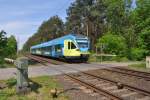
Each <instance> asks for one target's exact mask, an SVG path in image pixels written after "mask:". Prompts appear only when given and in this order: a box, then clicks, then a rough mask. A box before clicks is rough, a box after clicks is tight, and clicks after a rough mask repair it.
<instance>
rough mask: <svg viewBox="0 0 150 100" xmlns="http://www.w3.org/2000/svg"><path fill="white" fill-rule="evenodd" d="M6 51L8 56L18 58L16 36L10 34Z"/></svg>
mask: <svg viewBox="0 0 150 100" xmlns="http://www.w3.org/2000/svg"><path fill="white" fill-rule="evenodd" d="M5 53H6V56H7V57H8V58H11V59H16V57H17V41H16V39H15V37H14V36H10V37H9V38H8V40H7V47H6V48H5Z"/></svg>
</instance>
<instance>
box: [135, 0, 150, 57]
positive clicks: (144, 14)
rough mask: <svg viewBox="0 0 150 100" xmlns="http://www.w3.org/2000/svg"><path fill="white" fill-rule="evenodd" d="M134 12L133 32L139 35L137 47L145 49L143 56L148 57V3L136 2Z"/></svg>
mask: <svg viewBox="0 0 150 100" xmlns="http://www.w3.org/2000/svg"><path fill="white" fill-rule="evenodd" d="M137 6H138V8H137V9H136V10H135V15H136V17H135V21H136V23H135V32H136V33H138V34H139V35H138V36H139V45H138V46H139V47H142V49H145V50H146V52H145V56H146V55H150V11H149V9H150V1H149V0H138V5H137Z"/></svg>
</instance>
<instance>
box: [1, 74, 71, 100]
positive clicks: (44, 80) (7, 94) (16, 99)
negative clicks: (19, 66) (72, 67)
mask: <svg viewBox="0 0 150 100" xmlns="http://www.w3.org/2000/svg"><path fill="white" fill-rule="evenodd" d="M31 80H32V81H33V82H34V83H36V84H34V88H33V91H32V92H30V93H28V94H26V95H17V94H16V88H15V84H16V80H15V79H9V80H7V81H0V84H4V83H5V84H7V85H8V87H6V88H4V89H0V100H68V97H67V96H65V95H64V94H60V95H59V96H58V98H56V99H54V98H52V96H51V94H50V90H51V89H54V88H57V89H59V90H62V88H61V85H60V84H59V83H57V81H56V79H54V78H53V77H49V76H42V77H37V78H32V79H31Z"/></svg>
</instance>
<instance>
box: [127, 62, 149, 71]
mask: <svg viewBox="0 0 150 100" xmlns="http://www.w3.org/2000/svg"><path fill="white" fill-rule="evenodd" d="M128 68H130V69H134V70H139V71H145V72H150V69H148V68H146V63H144V62H143V63H139V64H131V65H129V66H128Z"/></svg>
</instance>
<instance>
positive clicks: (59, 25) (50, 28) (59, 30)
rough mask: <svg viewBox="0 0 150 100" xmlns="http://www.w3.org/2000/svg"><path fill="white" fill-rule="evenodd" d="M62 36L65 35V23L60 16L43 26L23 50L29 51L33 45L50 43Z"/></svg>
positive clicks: (45, 22) (52, 18) (54, 17)
mask: <svg viewBox="0 0 150 100" xmlns="http://www.w3.org/2000/svg"><path fill="white" fill-rule="evenodd" d="M62 35H64V23H63V21H62V20H61V19H60V18H59V17H58V16H53V17H51V18H50V19H49V20H47V21H44V22H43V23H42V24H41V26H40V27H39V28H38V31H37V32H36V33H35V34H34V35H33V36H31V37H30V38H29V39H28V41H27V42H26V43H25V44H24V46H23V50H24V51H29V50H30V47H31V46H33V45H36V44H39V43H42V42H46V41H50V40H52V39H55V38H57V37H60V36H62Z"/></svg>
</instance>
